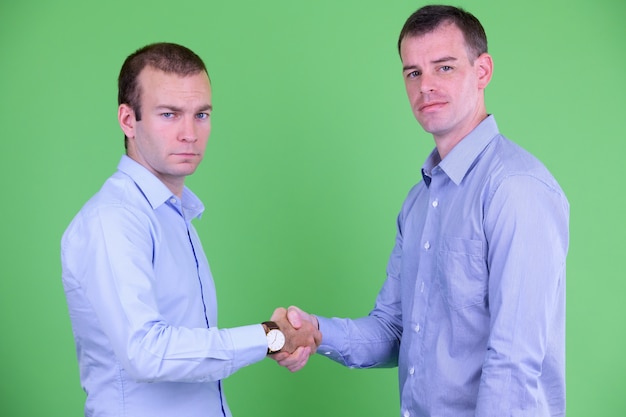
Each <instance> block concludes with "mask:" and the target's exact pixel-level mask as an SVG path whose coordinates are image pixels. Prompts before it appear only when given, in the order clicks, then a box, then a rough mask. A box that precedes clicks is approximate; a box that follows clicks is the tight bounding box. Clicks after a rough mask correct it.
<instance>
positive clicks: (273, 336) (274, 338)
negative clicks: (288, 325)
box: [267, 329, 285, 352]
mask: <svg viewBox="0 0 626 417" xmlns="http://www.w3.org/2000/svg"><path fill="white" fill-rule="evenodd" d="M283 346H285V335H284V334H283V332H281V331H280V330H277V329H272V330H270V331H269V332H267V347H268V348H269V350H270V351H272V352H277V351H279V350H281V349H282V348H283Z"/></svg>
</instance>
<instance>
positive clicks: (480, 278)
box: [437, 236, 488, 310]
mask: <svg viewBox="0 0 626 417" xmlns="http://www.w3.org/2000/svg"><path fill="white" fill-rule="evenodd" d="M437 276H438V278H439V284H440V285H441V292H442V295H443V297H444V298H445V299H446V302H447V303H448V305H449V306H450V307H451V308H452V309H453V310H459V309H462V308H466V307H469V306H473V305H476V304H481V303H484V302H485V298H486V296H487V286H488V273H487V264H486V262H485V257H484V251H483V242H482V241H480V240H470V239H461V238H457V237H449V236H445V237H444V238H443V240H442V242H441V247H440V252H439V256H438V258H437Z"/></svg>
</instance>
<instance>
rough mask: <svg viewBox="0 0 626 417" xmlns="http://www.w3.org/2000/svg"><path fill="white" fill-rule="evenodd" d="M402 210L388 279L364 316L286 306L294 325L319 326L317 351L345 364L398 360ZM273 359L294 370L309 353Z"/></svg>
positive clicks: (359, 365)
mask: <svg viewBox="0 0 626 417" xmlns="http://www.w3.org/2000/svg"><path fill="white" fill-rule="evenodd" d="M403 212H404V210H403ZM403 212H401V213H400V215H399V216H398V223H397V227H398V232H397V234H396V244H395V246H394V249H393V251H392V253H391V256H390V259H389V262H388V265H387V280H386V281H385V283H384V284H383V287H382V289H381V290H380V292H379V293H378V297H377V299H376V305H375V307H374V309H373V310H372V311H371V312H370V314H369V315H368V316H367V317H361V318H358V319H347V318H346V319H341V318H332V319H330V318H324V317H316V316H314V315H311V314H308V313H305V312H304V311H302V310H301V309H299V308H298V307H293V306H292V307H289V310H288V319H289V321H290V322H291V324H292V325H293V326H294V327H296V328H298V327H299V326H301V325H302V323H304V322H308V323H311V324H313V326H315V327H317V328H319V330H320V332H321V335H322V344H321V345H320V346H319V347H318V349H317V352H318V353H320V354H323V355H324V356H326V357H328V358H329V359H332V360H334V361H336V362H339V363H341V364H342V365H344V366H348V367H352V368H372V367H393V366H397V364H398V352H399V348H400V339H401V337H402V303H401V286H400V263H401V253H402V224H403ZM312 352H314V351H312ZM273 359H275V360H276V361H277V362H278V364H279V365H281V366H284V367H286V368H288V369H289V370H290V371H292V372H295V371H297V370H299V369H301V368H302V367H304V365H305V364H306V362H307V360H308V355H307V354H305V352H303V351H302V350H298V351H296V352H295V353H294V354H293V355H287V354H285V353H282V354H280V355H276V356H274V358H273Z"/></svg>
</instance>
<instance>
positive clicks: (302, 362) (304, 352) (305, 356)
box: [287, 347, 311, 372]
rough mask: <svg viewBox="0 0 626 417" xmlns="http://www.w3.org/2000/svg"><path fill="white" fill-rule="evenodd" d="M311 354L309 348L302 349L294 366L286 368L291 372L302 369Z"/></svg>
mask: <svg viewBox="0 0 626 417" xmlns="http://www.w3.org/2000/svg"><path fill="white" fill-rule="evenodd" d="M310 354H311V349H310V348H309V347H305V348H302V353H301V355H299V357H298V361H297V362H295V363H294V364H292V365H290V366H288V367H287V369H289V371H291V372H297V371H299V370H300V369H302V368H304V366H305V365H306V364H307V362H308V360H309V356H310Z"/></svg>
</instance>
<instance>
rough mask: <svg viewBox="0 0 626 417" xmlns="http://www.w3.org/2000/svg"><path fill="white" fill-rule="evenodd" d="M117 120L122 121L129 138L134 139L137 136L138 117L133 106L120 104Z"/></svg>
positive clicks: (121, 123) (121, 125) (122, 126)
mask: <svg viewBox="0 0 626 417" xmlns="http://www.w3.org/2000/svg"><path fill="white" fill-rule="evenodd" d="M117 121H118V122H119V123H120V127H121V128H122V130H123V131H124V134H125V135H126V137H127V138H129V139H132V138H134V137H135V125H136V123H137V119H136V117H135V111H134V110H133V109H132V107H130V106H129V105H128V104H120V107H119V108H118V109H117Z"/></svg>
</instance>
